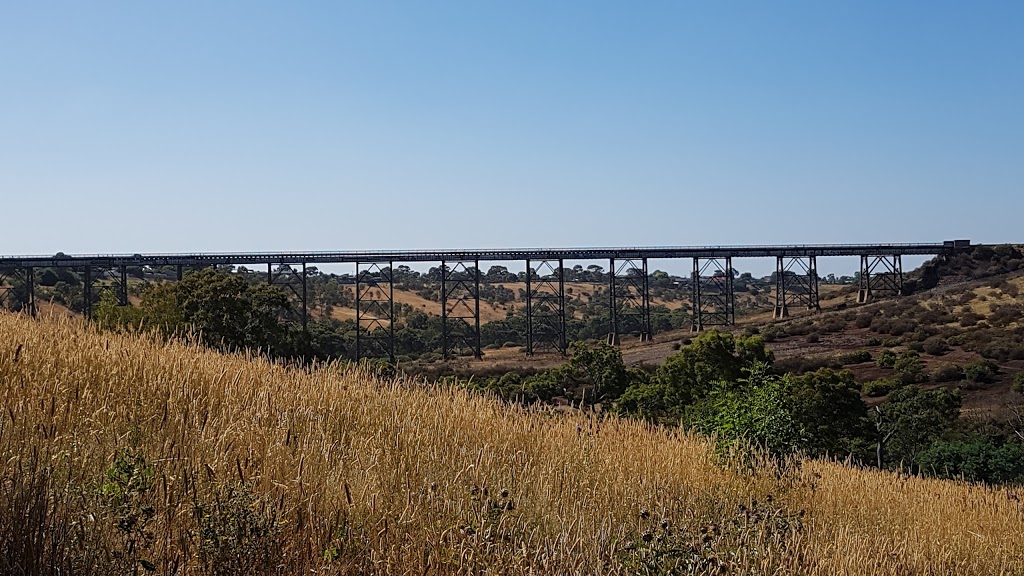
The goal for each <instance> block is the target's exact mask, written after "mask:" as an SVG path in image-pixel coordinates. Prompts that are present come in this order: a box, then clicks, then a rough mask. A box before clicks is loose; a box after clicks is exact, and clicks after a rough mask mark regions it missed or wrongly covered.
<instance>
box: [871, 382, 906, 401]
mask: <svg viewBox="0 0 1024 576" xmlns="http://www.w3.org/2000/svg"><path fill="white" fill-rule="evenodd" d="M901 386H903V382H901V381H899V380H897V379H895V378H880V379H878V380H872V381H870V382H865V383H864V386H863V391H864V395H865V396H869V397H871V398H879V397H881V396H887V395H888V394H889V393H890V392H892V391H893V390H895V389H897V388H899V387H901Z"/></svg>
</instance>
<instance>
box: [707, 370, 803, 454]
mask: <svg viewBox="0 0 1024 576" xmlns="http://www.w3.org/2000/svg"><path fill="white" fill-rule="evenodd" d="M746 372H747V374H746V375H745V376H744V377H742V378H739V379H738V380H737V381H736V382H728V381H724V380H723V381H719V382H717V383H716V384H715V385H714V387H713V388H712V390H711V391H710V392H709V394H708V395H707V397H705V398H704V399H703V400H702V401H701V402H700V403H698V404H697V405H695V406H694V407H693V408H692V409H691V411H690V423H691V424H692V425H693V426H694V428H696V429H697V430H700V431H701V432H704V433H707V434H715V435H717V436H718V438H719V440H720V441H722V442H724V443H726V444H731V443H735V442H738V441H743V442H750V443H752V444H755V445H757V446H760V447H762V448H765V449H767V450H768V451H769V452H771V453H772V454H789V453H791V452H793V451H794V450H796V449H798V448H799V447H800V440H801V436H802V434H801V430H800V422H799V420H798V418H796V417H794V413H793V410H792V405H791V404H790V402H789V399H788V397H787V394H788V390H787V388H788V386H787V383H786V381H785V379H784V378H783V377H781V376H778V375H775V374H772V373H771V369H770V366H768V365H767V364H765V363H763V362H755V363H754V364H753V365H752V366H751V367H750V368H748V369H746Z"/></svg>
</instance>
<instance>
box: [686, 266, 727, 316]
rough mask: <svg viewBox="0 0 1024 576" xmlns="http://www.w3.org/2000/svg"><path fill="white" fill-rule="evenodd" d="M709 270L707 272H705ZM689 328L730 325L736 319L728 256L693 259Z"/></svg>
mask: <svg viewBox="0 0 1024 576" xmlns="http://www.w3.org/2000/svg"><path fill="white" fill-rule="evenodd" d="M709 272H710V275H709ZM690 282H691V286H692V296H691V299H692V305H693V313H692V315H691V329H692V330H693V331H694V332H696V331H700V330H703V329H704V328H705V327H707V326H731V325H732V324H734V323H735V322H736V300H735V293H734V292H733V268H732V258H730V257H726V258H706V259H701V258H694V259H693V277H692V278H691V280H690Z"/></svg>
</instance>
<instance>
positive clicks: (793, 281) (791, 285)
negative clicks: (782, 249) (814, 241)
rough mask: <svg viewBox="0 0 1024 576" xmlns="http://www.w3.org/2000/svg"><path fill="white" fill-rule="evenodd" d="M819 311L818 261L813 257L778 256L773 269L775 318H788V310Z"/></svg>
mask: <svg viewBox="0 0 1024 576" xmlns="http://www.w3.org/2000/svg"><path fill="white" fill-rule="evenodd" d="M791 306H797V307H801V308H806V309H807V310H813V311H818V310H821V306H820V305H819V299H818V261H817V258H816V257H814V256H807V257H800V256H795V257H784V256H779V257H778V259H777V263H776V267H775V314H774V316H775V317H776V318H786V317H787V316H789V308H790V307H791Z"/></svg>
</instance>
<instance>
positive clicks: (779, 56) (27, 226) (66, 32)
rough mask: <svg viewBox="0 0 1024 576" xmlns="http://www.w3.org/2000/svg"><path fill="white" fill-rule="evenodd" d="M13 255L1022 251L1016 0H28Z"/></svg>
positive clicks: (8, 86) (4, 19) (12, 134)
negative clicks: (794, 248)
mask: <svg viewBox="0 0 1024 576" xmlns="http://www.w3.org/2000/svg"><path fill="white" fill-rule="evenodd" d="M0 88H2V89H0V194H2V210H3V214H4V218H3V226H2V227H0V253H7V254H11V253H32V254H37V253H40V254H46V253H52V252H55V251H58V250H63V251H65V252H69V253H72V252H75V253H83V252H129V253H131V252H157V251H186V250H195V251H224V250H304V249H308V250H331V249H337V250H344V249H363V248H366V249H372V248H427V247H467V246H473V247H499V246H541V245H543V246H585V245H697V244H752V243H758V244H764V243H783V242H799V243H818V242H903V241H910V242H913V241H941V240H945V239H952V238H971V239H972V240H974V241H985V242H1008V241H1018V242H1021V241H1024V224H1022V223H1024V3H1021V2H1002V3H1000V2H978V3H964V2H931V1H929V2H917V3H912V2H901V3H891V2H847V3H840V2H810V1H808V2H749V3H741V2H714V3H712V2H702V3H696V2H693V3H690V2H666V3H653V2H652V3H623V2H578V3H570V2H465V3H447V2H416V3H413V2H408V3H393V2H384V1H374V2H358V3H342V2H323V3H313V2H292V3H284V2H257V1H249V2H237V3H235V2H174V3H170V2H167V3H162V4H158V3H153V2H121V3H115V2H94V3H84V2H82V3H66V4H62V5H58V4H55V3H42V2H4V3H2V4H0Z"/></svg>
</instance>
